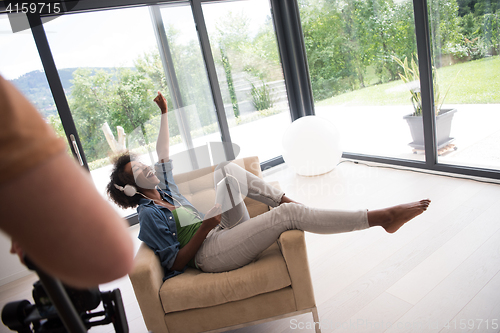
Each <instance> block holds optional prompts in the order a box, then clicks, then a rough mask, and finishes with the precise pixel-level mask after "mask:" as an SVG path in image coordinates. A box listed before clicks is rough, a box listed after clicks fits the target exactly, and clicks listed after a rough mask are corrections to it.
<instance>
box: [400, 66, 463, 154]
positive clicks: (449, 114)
mask: <svg viewBox="0 0 500 333" xmlns="http://www.w3.org/2000/svg"><path fill="white" fill-rule="evenodd" d="M393 59H394V60H395V61H396V62H397V63H398V64H399V65H400V66H401V67H402V69H403V73H399V77H400V78H401V80H403V82H404V83H405V84H406V86H407V87H408V89H409V91H410V94H411V102H412V104H413V108H414V112H413V113H412V114H409V115H406V116H404V117H403V118H404V119H405V120H406V122H407V123H408V126H409V127H410V132H411V137H412V139H413V142H410V143H409V144H408V145H409V146H410V147H413V148H414V149H415V150H414V152H416V150H424V123H423V120H422V97H421V95H420V75H419V70H418V64H417V61H416V60H415V59H413V58H412V59H411V63H410V64H408V59H407V58H406V57H405V59H404V60H403V61H402V60H400V59H398V58H397V57H394V56H393ZM432 74H433V75H432V76H433V86H434V101H435V102H436V104H435V105H436V110H435V114H436V132H437V133H436V134H437V138H436V139H437V148H438V149H442V148H445V147H447V146H448V145H449V144H450V143H451V142H452V141H453V140H454V138H452V137H450V132H451V122H452V120H453V115H454V114H455V113H456V112H457V109H455V108H453V109H443V108H442V106H443V102H444V99H445V97H446V95H447V94H448V91H449V90H450V88H451V85H450V87H449V88H448V90H447V91H446V93H445V95H444V96H443V98H441V97H440V94H439V87H438V85H437V72H436V70H435V68H434V67H433V68H432ZM457 75H458V73H457ZM453 148H454V149H456V147H454V146H453Z"/></svg>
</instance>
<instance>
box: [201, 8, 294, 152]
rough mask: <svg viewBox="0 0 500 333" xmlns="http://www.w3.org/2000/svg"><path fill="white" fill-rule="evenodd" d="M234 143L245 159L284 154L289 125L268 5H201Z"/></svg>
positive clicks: (284, 90)
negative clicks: (283, 142)
mask: <svg viewBox="0 0 500 333" xmlns="http://www.w3.org/2000/svg"><path fill="white" fill-rule="evenodd" d="M202 9H203V14H204V18H205V23H206V26H207V31H208V34H209V39H210V46H211V50H212V54H213V58H214V62H215V65H216V70H217V76H218V81H219V85H220V89H221V92H222V98H223V101H224V109H225V113H226V117H227V120H228V124H229V127H230V134H231V140H232V142H233V143H235V144H237V145H239V146H240V148H241V153H240V155H241V156H251V155H257V156H259V159H260V160H261V161H266V160H269V159H271V158H274V157H276V156H278V155H280V154H281V151H282V148H281V142H282V137H283V134H284V131H285V130H286V128H287V127H288V125H289V124H290V121H291V118H290V112H289V109H288V100H287V93H286V88H285V83H284V79H283V72H282V69H281V63H280V57H279V52H278V46H277V44H276V35H275V31H274V26H273V21H272V17H271V11H270V4H269V1H268V0H244V1H226V2H213V3H203V4H202Z"/></svg>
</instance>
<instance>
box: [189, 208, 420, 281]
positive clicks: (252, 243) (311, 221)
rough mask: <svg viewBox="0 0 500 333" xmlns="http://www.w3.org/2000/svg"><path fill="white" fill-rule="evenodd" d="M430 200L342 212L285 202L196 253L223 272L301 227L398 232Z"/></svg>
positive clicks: (221, 233)
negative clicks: (285, 233)
mask: <svg viewBox="0 0 500 333" xmlns="http://www.w3.org/2000/svg"><path fill="white" fill-rule="evenodd" d="M429 203H430V201H428V200H422V201H420V202H416V203H411V204H406V205H399V206H394V207H390V208H386V209H381V210H375V211H369V212H368V211H366V210H360V211H339V210H329V209H317V208H310V207H306V206H304V205H300V204H295V203H285V204H282V205H280V206H279V207H277V208H275V209H272V210H271V211H269V212H267V213H264V214H261V215H259V216H256V217H254V218H252V219H251V223H242V224H240V225H238V226H236V227H234V228H232V229H222V230H220V229H219V230H217V231H215V232H212V233H210V234H209V236H208V237H207V239H205V241H204V242H203V245H202V246H201V248H200V250H199V251H198V253H197V255H196V262H197V264H198V266H199V267H200V268H201V269H202V270H203V271H206V272H223V271H228V270H232V269H236V268H238V267H241V266H244V265H246V264H248V263H250V262H251V261H252V260H254V259H255V257H257V255H258V254H259V253H261V252H262V251H264V250H265V249H266V248H268V247H269V246H270V245H271V244H272V243H274V242H275V241H276V240H277V239H278V237H279V236H280V235H281V233H283V232H284V231H287V230H291V229H299V230H304V231H309V232H313V233H318V234H334V233H341V232H349V231H355V230H361V229H366V228H368V227H371V226H377V225H379V226H382V227H384V228H385V229H386V230H387V231H388V232H394V231H396V230H397V229H398V228H399V227H401V226H402V225H403V224H404V223H405V222H407V221H409V220H411V219H412V218H413V217H415V216H417V215H419V214H421V213H422V212H424V211H425V210H426V209H427V206H428V205H429Z"/></svg>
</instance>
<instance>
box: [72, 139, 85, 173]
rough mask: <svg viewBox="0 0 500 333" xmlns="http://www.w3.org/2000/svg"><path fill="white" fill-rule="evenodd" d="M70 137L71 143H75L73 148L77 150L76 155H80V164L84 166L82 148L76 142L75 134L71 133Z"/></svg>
mask: <svg viewBox="0 0 500 333" xmlns="http://www.w3.org/2000/svg"><path fill="white" fill-rule="evenodd" d="M69 137H70V139H71V143H72V144H73V149H74V150H75V153H76V157H78V162H80V165H81V166H83V160H82V155H80V149H78V144H77V143H76V139H75V136H74V135H73V134H70V136H69Z"/></svg>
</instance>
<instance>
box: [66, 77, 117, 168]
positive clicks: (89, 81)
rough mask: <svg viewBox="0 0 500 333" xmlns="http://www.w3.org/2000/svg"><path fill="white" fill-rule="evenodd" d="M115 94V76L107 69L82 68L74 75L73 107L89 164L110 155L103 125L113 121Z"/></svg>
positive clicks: (71, 106) (71, 107)
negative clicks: (102, 132)
mask: <svg viewBox="0 0 500 333" xmlns="http://www.w3.org/2000/svg"><path fill="white" fill-rule="evenodd" d="M112 91H113V89H112V75H111V74H110V73H108V72H106V71H104V70H98V71H92V70H91V69H86V68H79V69H77V70H76V71H75V72H74V73H73V89H72V90H71V95H70V98H69V105H70V109H71V111H72V114H73V119H74V121H75V124H76V127H77V129H78V134H79V136H80V140H81V142H82V146H83V149H84V151H85V155H86V156H87V160H88V161H92V160H95V159H98V158H103V157H106V156H107V151H108V149H107V143H106V139H105V137H104V135H102V134H101V126H102V124H104V122H106V121H108V120H109V119H110V113H111V109H110V104H111V99H112V95H113V92H112Z"/></svg>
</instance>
